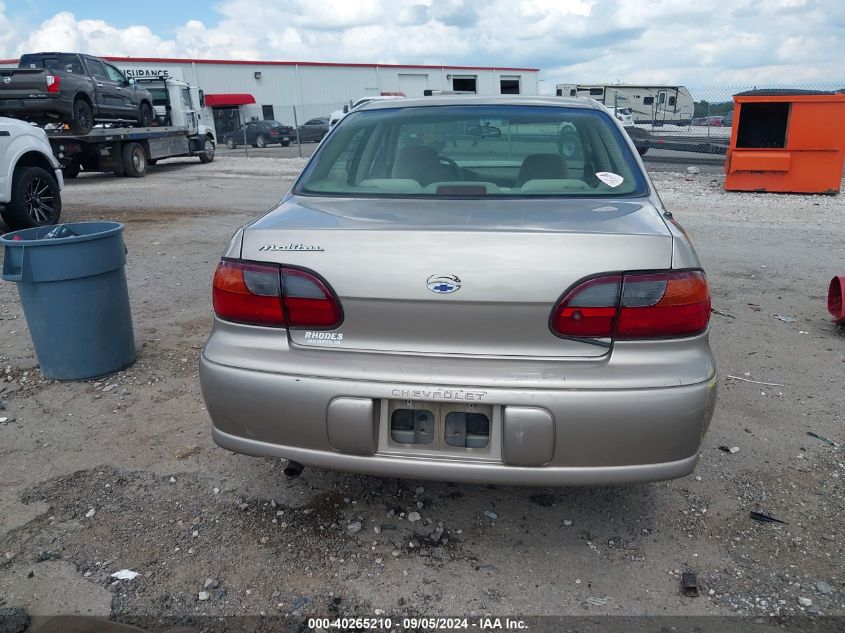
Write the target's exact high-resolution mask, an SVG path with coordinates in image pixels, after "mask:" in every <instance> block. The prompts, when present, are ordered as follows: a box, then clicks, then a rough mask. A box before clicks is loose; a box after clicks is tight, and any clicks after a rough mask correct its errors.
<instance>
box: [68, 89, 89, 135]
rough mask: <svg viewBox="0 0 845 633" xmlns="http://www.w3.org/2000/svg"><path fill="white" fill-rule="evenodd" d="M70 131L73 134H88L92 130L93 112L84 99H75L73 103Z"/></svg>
mask: <svg viewBox="0 0 845 633" xmlns="http://www.w3.org/2000/svg"><path fill="white" fill-rule="evenodd" d="M70 129H71V131H72V132H73V133H74V134H88V133H89V132H90V131H91V130H92V129H94V110H93V109H92V108H91V104H90V103H89V102H88V99H86V98H85V97H77V98H76V99H75V100H74V102H73V115H72V118H71V120H70Z"/></svg>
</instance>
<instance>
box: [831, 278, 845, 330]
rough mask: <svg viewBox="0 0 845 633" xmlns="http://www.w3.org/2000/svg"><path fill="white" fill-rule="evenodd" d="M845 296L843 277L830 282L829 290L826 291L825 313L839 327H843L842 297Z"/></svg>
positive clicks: (844, 311) (843, 304)
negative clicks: (827, 313) (828, 314)
mask: <svg viewBox="0 0 845 633" xmlns="http://www.w3.org/2000/svg"><path fill="white" fill-rule="evenodd" d="M843 296H845V275H841V276H839V277H834V278H833V279H831V280H830V289H829V290H828V291H827V311H828V312H830V316H832V317H833V320H834V321H836V322H837V323H838V324H840V325H845V303H843V302H842V297H843Z"/></svg>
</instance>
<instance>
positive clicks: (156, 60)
mask: <svg viewBox="0 0 845 633" xmlns="http://www.w3.org/2000/svg"><path fill="white" fill-rule="evenodd" d="M103 59H106V60H108V61H110V62H140V63H144V64H230V65H239V64H240V65H252V66H327V67H334V68H338V67H340V68H432V69H441V70H502V71H505V72H540V69H539V68H511V67H507V66H450V65H448V64H438V65H434V64H364V63H347V62H297V61H266V60H240V59H192V58H182V57H112V56H108V55H105V56H103ZM17 62H18V60H17V59H0V64H11V63H17Z"/></svg>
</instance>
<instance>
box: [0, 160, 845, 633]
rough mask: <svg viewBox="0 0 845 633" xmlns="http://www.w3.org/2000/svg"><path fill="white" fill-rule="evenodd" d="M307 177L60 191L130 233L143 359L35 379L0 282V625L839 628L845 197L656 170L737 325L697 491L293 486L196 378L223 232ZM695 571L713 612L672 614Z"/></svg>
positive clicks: (260, 173) (683, 608) (280, 165)
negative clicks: (593, 622)
mask: <svg viewBox="0 0 845 633" xmlns="http://www.w3.org/2000/svg"><path fill="white" fill-rule="evenodd" d="M287 149H288V150H289V149H290V148H287ZM294 151H296V150H295V148H294ZM303 164H304V163H303V161H301V160H300V159H297V158H287V159H284V158H272V157H256V158H250V159H244V158H241V157H237V156H234V155H225V154H221V156H220V157H219V158H218V159H217V160H215V162H214V163H211V164H210V165H198V164H196V161H168V162H165V163H162V164H159V165H158V166H156V168H155V169H154V170H151V173H150V174H149V175H148V176H147V177H146V178H144V179H140V180H132V179H122V178H114V177H111V176H100V175H91V176H83V177H80V178H79V179H78V180H76V181H73V182H70V183H69V184H68V187H67V189H66V192H65V200H66V202H65V206H66V212H65V219H66V220H67V221H74V220H93V219H99V218H103V219H116V220H119V221H121V222H124V223H125V224H126V242H127V246H128V249H129V264H128V266H127V275H128V279H129V288H130V295H131V300H132V307H133V317H134V325H135V332H136V341H137V345H138V361H137V362H136V363H135V364H134V365H132V366H131V367H130V368H128V369H126V370H125V371H122V372H120V373H118V374H116V375H114V376H111V377H110V378H108V379H105V380H101V381H90V382H80V383H56V382H52V381H47V380H44V379H43V377H42V376H41V374H40V372H39V370H38V368H37V361H36V359H35V356H34V353H33V351H32V345H31V342H30V339H29V336H28V334H27V331H26V324H25V322H24V319H23V315H22V312H21V309H20V304H19V302H18V298H17V294H16V291H15V287H14V285H12V284H9V283H2V284H0V341H2V344H0V399H2V407H3V408H4V410H2V411H0V507H2V508H3V512H2V513H0V608H2V607H24V608H26V609H28V610H29V612H30V613H32V614H37V615H48V614H51V613H59V612H68V611H73V612H76V613H87V614H101V615H110V616H113V617H115V618H118V619H120V620H124V621H129V622H136V623H139V624H140V623H144V624H145V625H146V626H149V627H150V628H153V629H155V628H156V624H155V623H152V622H151V621H150V617H151V616H157V615H165V616H168V617H169V618H171V619H172V620H173V621H178V622H190V621H196V620H192V619H195V618H197V617H199V616H205V615H213V616H217V615H260V614H266V615H290V614H294V615H297V616H312V615H313V616H327V615H332V614H340V613H342V614H346V615H374V614H376V615H380V614H382V613H385V614H393V615H410V614H424V615H444V614H452V615H455V614H465V615H470V614H484V613H495V614H498V615H590V616H593V615H600V614H613V615H652V616H654V615H754V616H766V615H778V616H787V617H788V616H791V615H796V614H802V615H806V614H825V615H845V571H844V569H843V564H842V561H843V560H845V556H843V555H844V554H845V552H843V549H845V527H843V523H842V511H843V479H845V463H843V462H845V455H843V450H842V448H841V444H842V443H843V442H845V434H843V432H842V422H843V417H842V415H843V414H842V402H843V399H844V398H843V396H845V393H843V381H842V375H843V370H845V365H843V362H845V338H843V336H842V332H839V331H837V329H836V328H835V326H834V325H833V324H832V323H831V322H830V320H829V318H828V315H827V313H826V310H825V293H826V284H827V282H828V281H829V279H830V277H831V276H832V275H834V274H837V273H839V274H842V273H843V272H845V270H843V266H845V264H843V262H842V259H841V257H838V256H837V254H838V253H840V252H841V250H842V236H843V234H845V231H843V229H845V202H843V198H842V197H841V196H837V197H817V196H799V195H759V194H735V193H730V194H728V193H725V192H723V191H722V182H723V179H722V177H721V176H720V175H719V174H717V173H716V174H714V173H701V174H698V175H688V174H685V173H678V172H658V173H655V174H654V178H655V184H656V186H657V188H658V190H659V192H660V195H661V196H662V197H663V199H664V201H665V202H666V204H667V205H668V206H669V208H670V209H672V210H673V212H674V213H675V216H676V218H678V219H679V220H680V222H681V223H682V224H684V226H685V228H686V229H687V230H688V231H689V233H690V234H691V236H692V239H693V241H694V243H695V244H696V247H697V249H698V251H699V254H700V256H701V258H702V260H703V262H704V264H705V266H706V268H707V269H708V273H709V278H710V282H711V285H712V291H713V295H714V307H715V308H716V309H717V310H718V311H719V312H720V313H721V314H714V315H713V320H712V321H711V323H712V342H713V346H714V351H715V353H716V356H717V360H718V364H719V369H720V374H721V378H720V398H719V404H718V407H717V410H716V415H715V418H714V422H713V425H712V427H711V430H710V432H709V434H708V436H707V437H706V438H705V441H704V446H703V448H702V454H701V461H700V465H699V467H698V470H697V472H696V473H695V475H694V476H691V477H688V478H685V479H682V480H677V481H673V482H668V483H667V482H664V483H656V484H650V485H639V486H628V487H615V488H599V489H530V488H516V487H500V486H470V485H456V484H447V483H431V482H418V481H406V480H394V479H379V478H372V477H363V476H357V475H345V474H338V473H329V472H321V471H316V470H306V471H305V473H304V474H303V475H302V477H300V478H299V479H295V480H288V479H286V478H285V476H284V475H283V474H282V469H283V466H284V464H283V462H280V461H278V460H272V459H255V458H250V457H244V456H237V455H232V454H230V453H227V452H225V451H223V450H222V449H219V448H216V447H215V446H214V444H213V443H212V441H211V438H210V433H209V422H208V419H207V417H206V413H205V410H204V407H203V402H202V398H201V397H200V392H199V387H198V384H197V370H196V367H197V359H198V355H199V353H200V349H201V346H202V345H203V343H204V340H205V337H206V335H207V333H208V331H209V327H210V322H211V320H210V305H209V280H210V277H211V273H212V271H213V268H214V266H215V264H216V261H217V259H218V257H219V254H220V252H221V250H222V248H223V245H224V244H225V241H226V239H227V238H228V237H229V235H230V234H231V233H232V232H233V230H234V229H235V228H236V227H237V226H238V225H240V224H242V223H243V222H245V221H247V220H248V219H250V218H251V217H254V216H255V215H256V214H257V213H258V212H260V211H261V210H263V209H266V208H268V207H270V206H272V204H273V202H274V201H275V200H277V199H278V198H279V197H280V195H281V194H282V193H283V191H284V189H285V188H286V187H287V186H288V185H289V184H290V182H291V179H292V178H293V177H294V176H295V174H296V173H297V172H298V170H299V169H301V167H302V165H303ZM681 169H683V168H681ZM186 185H187V186H186ZM775 315H779V316H782V317H788V318H787V320H786V321H784V320H780V319H778V318H776V317H775ZM791 319H794V321H793V320H791ZM728 375H733V376H738V377H740V378H745V379H749V380H758V381H763V382H769V383H778V384H779V385H782V386H767V385H759V384H755V383H751V382H743V381H740V380H734V379H731V378H728ZM808 432H813V433H816V434H818V435H820V436H822V437H824V438H829V439H830V440H831V441H833V442H835V443H836V446H831V445H829V444H828V443H826V442H825V441H823V440H820V439H817V438H815V437H811V436H809V435H808V434H807V433H808ZM720 446H724V447H738V449H739V450H738V451H737V452H733V453H731V452H725V451H723V450H721V449H720V448H719V447H720ZM752 511H757V512H762V513H765V514H767V515H771V516H773V517H776V518H777V519H779V520H781V521H784V523H760V522H757V521H754V520H752V519H751V518H750V517H749V513H750V512H752ZM120 570H131V571H135V572H138V576H137V577H135V578H134V579H132V580H116V579H115V578H113V577H112V574H113V573H115V572H118V571H120ZM683 571H694V572H695V573H697V575H698V580H699V583H700V586H701V594H702V595H701V596H700V597H698V598H686V597H683V596H682V595H680V592H679V579H680V575H681V573H682V572H683ZM159 626H162V625H160V624H159Z"/></svg>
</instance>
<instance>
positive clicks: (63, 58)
mask: <svg viewBox="0 0 845 633" xmlns="http://www.w3.org/2000/svg"><path fill="white" fill-rule="evenodd" d="M18 66H19V67H20V68H45V69H46V70H48V71H49V72H53V73H55V72H66V73H76V74H77V75H84V74H85V71H84V70H83V68H82V63H81V62H80V61H79V57H78V56H77V55H71V54H68V53H57V54H55V55H23V56H22V57H21V59H20V61H19V62H18Z"/></svg>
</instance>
